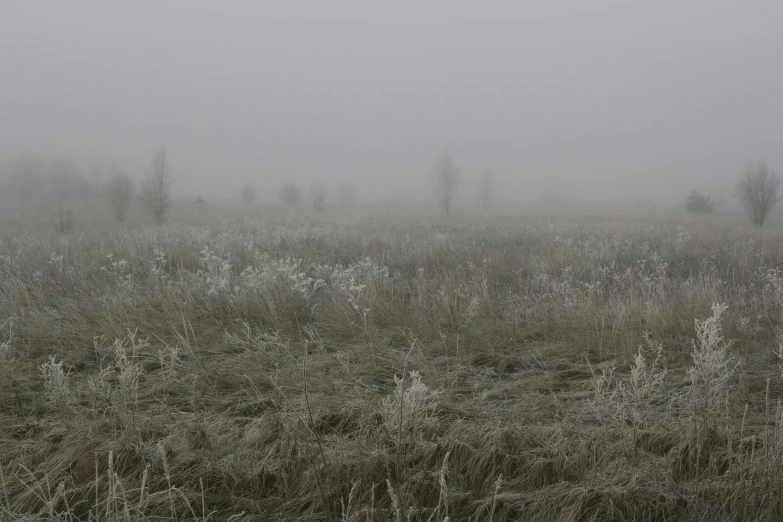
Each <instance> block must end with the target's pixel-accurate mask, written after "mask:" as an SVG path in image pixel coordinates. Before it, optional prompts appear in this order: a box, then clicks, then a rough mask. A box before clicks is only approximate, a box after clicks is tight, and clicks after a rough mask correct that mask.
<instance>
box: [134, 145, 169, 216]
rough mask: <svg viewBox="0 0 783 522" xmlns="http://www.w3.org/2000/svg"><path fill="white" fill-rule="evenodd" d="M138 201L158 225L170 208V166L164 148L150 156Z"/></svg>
mask: <svg viewBox="0 0 783 522" xmlns="http://www.w3.org/2000/svg"><path fill="white" fill-rule="evenodd" d="M139 203H141V206H142V207H143V208H144V209H145V210H146V211H147V212H149V214H150V215H151V216H152V217H153V218H154V219H155V223H156V224H158V225H160V224H161V223H163V221H164V220H165V219H166V214H167V213H168V211H169V209H170V208H171V166H170V165H169V162H168V154H167V153H166V148H165V147H161V148H160V149H158V151H157V152H156V153H155V156H154V157H153V158H152V164H151V165H150V170H149V172H148V173H147V176H146V177H145V178H144V181H143V183H142V185H141V193H140V194H139Z"/></svg>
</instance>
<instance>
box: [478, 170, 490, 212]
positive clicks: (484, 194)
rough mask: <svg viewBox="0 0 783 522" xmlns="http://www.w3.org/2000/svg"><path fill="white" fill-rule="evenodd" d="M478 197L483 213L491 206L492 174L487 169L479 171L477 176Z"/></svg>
mask: <svg viewBox="0 0 783 522" xmlns="http://www.w3.org/2000/svg"><path fill="white" fill-rule="evenodd" d="M478 197H479V201H480V202H481V208H482V209H484V212H486V211H488V210H489V206H490V205H491V204H492V172H490V171H489V170H488V169H484V170H482V171H481V174H480V175H479V186H478Z"/></svg>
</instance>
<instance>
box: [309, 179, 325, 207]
mask: <svg viewBox="0 0 783 522" xmlns="http://www.w3.org/2000/svg"><path fill="white" fill-rule="evenodd" d="M309 195H310V201H312V202H313V208H314V209H316V210H317V211H318V212H323V211H324V209H326V196H327V193H326V187H325V186H323V185H322V184H320V183H317V184H315V185H313V186H311V187H310V193H309Z"/></svg>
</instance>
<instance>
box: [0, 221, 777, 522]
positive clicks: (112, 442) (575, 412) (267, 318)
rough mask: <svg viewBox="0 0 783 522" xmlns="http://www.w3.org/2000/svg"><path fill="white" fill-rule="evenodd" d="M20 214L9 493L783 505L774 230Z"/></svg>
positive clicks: (204, 510)
mask: <svg viewBox="0 0 783 522" xmlns="http://www.w3.org/2000/svg"><path fill="white" fill-rule="evenodd" d="M14 227H15V228H14ZM4 230H5V231H6V232H4V234H3V235H2V236H0V377H2V381H0V472H2V473H0V518H2V517H5V518H8V519H14V520H17V519H19V520H53V519H62V520H85V519H93V520H106V521H116V520H153V519H155V520H160V519H177V518H180V519H201V520H215V521H217V520H244V519H247V520H259V519H275V518H277V519H285V520H304V519H307V520H312V519H327V520H328V519H331V520H345V521H349V520H350V521H353V520H371V521H372V520H390V519H391V520H444V519H449V520H468V519H470V520H541V521H544V520H559V521H577V520H579V521H581V520H640V521H643V520H697V519H698V520H749V519H752V520H778V519H779V518H780V515H781V514H782V513H783V507H781V506H783V503H781V502H779V501H778V495H777V492H778V491H779V488H780V486H781V484H783V482H782V481H783V470H781V469H780V464H779V463H780V462H783V453H782V451H783V442H781V440H783V428H782V427H781V426H783V421H781V418H783V410H781V409H780V408H779V406H778V397H779V396H780V394H781V392H783V378H781V376H780V373H781V371H780V368H779V367H778V364H779V357H780V352H779V350H777V349H776V348H775V347H776V346H778V344H779V341H780V333H779V332H780V331H781V328H783V324H782V323H783V321H781V320H782V319H783V276H781V273H783V272H781V271H783V241H781V239H783V234H780V233H778V232H776V231H775V230H774V229H769V230H764V231H759V230H755V229H753V230H751V229H749V228H740V227H737V226H734V225H732V224H730V223H729V224H720V225H719V224H710V223H708V222H705V221H703V220H695V219H692V218H685V217H683V218H682V219H679V218H677V219H675V218H669V217H659V218H651V217H646V218H645V219H641V218H637V217H634V216H632V215H626V216H611V215H603V216H595V217H593V218H592V219H591V220H585V219H583V218H582V217H580V218H578V219H577V218H575V217H569V216H565V215H564V216H560V217H557V218H554V219H552V218H551V217H548V216H542V217H536V216H531V217H527V218H525V219H520V218H515V217H510V216H506V217H499V216H496V217H487V216H484V217H480V218H478V217H477V218H471V219H468V218H467V217H461V218H460V217H457V218H455V219H453V220H451V221H450V222H449V223H448V224H442V223H438V222H427V221H425V222H415V221H413V220H411V219H409V218H396V219H384V220H376V219H372V218H369V219H367V218H363V219H347V218H346V219H342V218H335V219H329V218H326V217H320V216H319V217H318V219H311V218H305V217H286V218H280V219H258V218H255V217H247V218H243V219H236V218H232V219H226V220H217V221H216V222H215V223H213V224H211V225H208V226H202V225H198V226H197V225H193V224H187V223H186V222H179V223H172V224H168V225H164V226H161V227H157V228H155V229H135V228H133V226H130V227H127V228H123V229H121V230H120V229H117V230H102V231H101V230H98V229H96V230H89V229H81V230H78V229H76V230H73V231H71V233H70V234H68V235H62V234H59V233H58V232H57V231H55V230H52V229H51V227H47V226H41V227H36V226H34V224H32V223H30V222H24V223H23V224H22V225H14V226H13V227H5V228H4ZM714 303H722V304H720V305H716V304H714Z"/></svg>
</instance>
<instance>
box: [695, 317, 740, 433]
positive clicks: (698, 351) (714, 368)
mask: <svg viewBox="0 0 783 522" xmlns="http://www.w3.org/2000/svg"><path fill="white" fill-rule="evenodd" d="M727 308H728V306H727V305H725V304H713V305H712V316H711V317H708V318H707V319H705V320H703V321H699V320H698V319H696V320H694V323H695V326H696V340H695V341H693V351H692V352H691V357H692V358H693V365H692V366H691V367H690V368H688V372H687V374H688V379H689V380H690V389H689V392H688V393H689V398H690V401H691V406H692V407H693V409H694V413H696V414H697V415H701V416H703V417H704V418H705V419H707V418H708V417H709V416H710V415H711V414H712V413H715V411H716V410H717V409H718V407H719V405H720V401H721V399H722V397H723V393H724V392H725V390H726V388H727V385H728V381H729V379H730V378H731V376H732V375H733V374H734V371H735V370H736V369H737V366H738V365H739V363H738V362H737V361H736V360H735V358H734V356H732V355H731V354H730V353H729V346H730V343H728V342H725V341H724V340H723V335H722V324H721V322H722V320H723V313H724V312H725V311H726V309H727Z"/></svg>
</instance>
